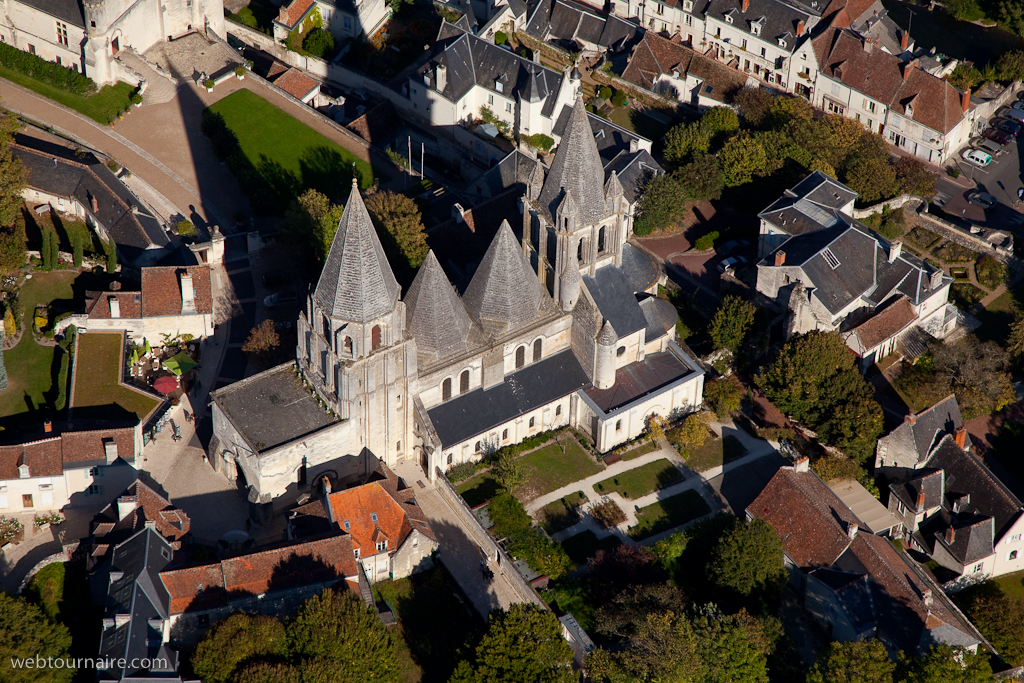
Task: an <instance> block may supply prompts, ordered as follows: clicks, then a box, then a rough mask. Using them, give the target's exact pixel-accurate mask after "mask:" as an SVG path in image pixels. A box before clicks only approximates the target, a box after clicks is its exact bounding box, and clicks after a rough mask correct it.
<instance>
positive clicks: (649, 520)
mask: <svg viewBox="0 0 1024 683" xmlns="http://www.w3.org/2000/svg"><path fill="white" fill-rule="evenodd" d="M709 512H711V508H710V507H708V504H707V503H705V502H704V499H703V498H701V495H700V494H699V493H698V492H696V491H694V490H693V489H691V490H689V491H683V492H682V493H679V494H676V495H674V496H672V497H670V498H666V499H665V500H659V501H658V502H657V503H652V504H650V505H648V506H646V507H643V508H640V511H639V512H637V514H636V519H637V523H636V526H634V527H632V528H630V530H629V536H630V538H632V539H633V540H636V541H640V540H643V539H645V538H647V537H649V536H653V535H655V534H660V533H661V532H662V531H668V530H669V529H673V528H675V527H677V526H680V525H682V524H686V523H687V522H692V521H693V520H695V519H697V518H699V517H703V516H704V515H706V514H708V513H709Z"/></svg>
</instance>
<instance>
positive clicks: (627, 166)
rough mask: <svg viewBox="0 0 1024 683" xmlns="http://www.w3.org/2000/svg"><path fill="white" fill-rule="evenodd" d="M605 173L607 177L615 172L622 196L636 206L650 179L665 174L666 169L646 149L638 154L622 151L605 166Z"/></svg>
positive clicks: (637, 152)
mask: <svg viewBox="0 0 1024 683" xmlns="http://www.w3.org/2000/svg"><path fill="white" fill-rule="evenodd" d="M598 147H600V145H599V146H598ZM608 149H611V148H610V147H609V148H608ZM604 172H605V176H609V175H611V173H612V172H614V173H615V175H616V176H617V177H618V179H619V184H620V185H622V196H623V197H625V198H626V201H627V202H629V203H630V204H636V200H637V199H639V198H640V194H641V192H642V190H643V188H644V185H645V184H646V183H647V181H648V179H649V178H650V177H651V176H652V175H653V174H655V173H657V174H659V175H660V174H662V173H664V172H665V169H663V168H662V167H661V164H659V163H658V162H657V161H655V160H654V157H652V156H651V155H650V153H649V152H648V151H647V150H646V149H641V150H637V151H636V152H629V151H628V150H620V151H619V152H618V154H616V155H615V157H614V158H613V159H612V160H611V161H609V162H608V163H607V164H605V167H604Z"/></svg>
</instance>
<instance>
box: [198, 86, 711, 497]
mask: <svg viewBox="0 0 1024 683" xmlns="http://www.w3.org/2000/svg"><path fill="white" fill-rule="evenodd" d="M537 169H538V172H537V173H534V174H533V176H532V180H531V182H530V183H529V184H528V186H527V189H526V193H525V195H524V196H523V197H522V199H521V202H520V213H519V215H513V216H508V217H506V220H504V221H503V222H502V224H501V227H500V229H499V230H498V232H497V234H496V236H495V237H494V239H493V241H492V242H491V244H490V247H489V248H488V249H487V251H486V253H485V254H484V256H483V259H482V260H481V262H480V263H479V265H478V266H477V268H476V271H475V273H474V274H473V276H472V278H471V279H470V280H469V282H468V284H467V285H466V286H465V289H464V291H462V292H458V291H456V289H455V288H454V287H453V286H452V284H451V282H450V280H449V278H448V276H447V275H446V274H445V271H444V269H443V268H442V267H441V265H440V263H439V262H438V260H437V258H436V256H435V255H434V253H433V252H431V253H429V254H428V255H427V258H426V260H425V261H424V263H423V265H422V266H421V268H420V270H419V272H418V273H417V275H416V278H415V280H414V281H413V283H412V285H411V286H410V287H409V290H408V291H407V292H405V294H404V296H402V292H401V288H400V287H399V284H398V282H397V281H396V279H395V276H394V274H393V273H392V270H391V267H390V265H389V264H388V261H387V258H386V257H385V255H384V251H383V249H382V248H381V243H380V241H379V239H378V238H377V234H376V231H375V230H374V227H373V224H372V223H371V221H370V217H369V215H368V214H367V211H366V208H365V206H364V204H363V200H362V198H361V197H360V194H359V191H358V189H357V188H356V187H355V186H353V188H352V193H351V195H350V197H349V200H348V203H347V204H346V206H345V210H344V213H343V215H342V218H341V221H340V224H339V226H338V231H337V234H336V236H335V238H334V243H333V244H332V246H331V250H330V253H329V255H328V257H327V261H326V263H325V264H324V269H323V273H322V274H321V276H320V280H319V282H318V283H317V285H316V287H315V289H314V291H313V292H312V294H311V295H310V296H309V298H308V301H307V303H306V306H305V310H304V311H303V312H302V313H301V314H300V315H299V320H298V337H299V339H298V348H297V349H296V356H297V358H296V362H295V363H289V364H286V365H283V366H280V367H278V368H274V369H271V370H268V371H266V372H263V373H260V374H258V375H255V376H253V377H250V378H248V379H245V380H242V381H241V382H238V383H236V384H233V385H230V386H227V387H224V388H222V389H219V390H217V391H214V392H213V393H212V394H211V398H212V400H213V423H214V440H213V442H212V443H211V445H210V454H211V459H212V461H213V462H214V464H215V466H216V467H217V469H219V470H220V471H221V472H223V473H224V474H225V475H226V476H227V477H228V478H229V479H232V480H241V481H240V482H239V483H240V484H242V485H244V486H247V487H248V489H249V500H250V502H251V503H252V504H253V505H254V506H256V507H257V508H262V509H261V510H260V511H259V512H258V514H259V515H263V516H266V515H268V514H272V513H273V511H274V510H278V509H282V508H284V507H286V506H288V505H290V504H291V503H292V502H293V501H294V500H295V499H296V498H297V497H298V496H301V495H302V494H303V492H304V491H308V490H309V487H310V486H311V485H314V484H315V482H317V481H318V479H319V478H320V477H322V476H323V475H325V474H326V475H328V476H333V477H334V478H335V479H337V480H350V481H357V480H359V479H360V478H365V477H366V476H368V475H369V473H370V472H371V471H372V470H373V468H374V467H375V463H376V459H379V460H383V461H384V462H386V463H387V464H388V465H389V466H392V467H393V466H395V465H397V464H399V463H402V462H404V461H409V460H413V461H415V462H418V463H419V464H420V465H421V466H422V467H423V469H424V471H425V472H426V473H427V474H428V475H429V476H430V477H431V478H433V477H434V476H436V470H437V468H440V469H441V470H442V471H443V470H445V469H447V468H448V467H450V466H452V465H455V464H458V463H461V462H465V461H467V460H477V459H480V458H481V457H483V456H484V455H485V454H487V453H490V452H493V451H495V450H497V449H498V448H501V447H502V446H505V445H508V444H514V443H518V442H520V441H522V440H523V439H524V438H526V437H528V436H531V435H535V434H538V433H540V432H544V431H547V430H551V429H555V428H559V427H564V426H572V427H575V428H577V429H579V430H580V431H581V432H582V433H584V434H586V435H587V436H588V437H589V438H590V439H592V440H593V441H594V442H595V443H596V445H597V447H598V449H599V450H600V451H602V452H604V451H608V450H610V449H612V448H614V447H615V446H616V445H618V444H621V443H623V442H625V441H628V440H630V439H632V438H635V437H636V436H638V435H640V434H641V432H643V430H644V428H645V423H646V419H647V418H648V417H649V416H650V415H654V414H657V415H661V416H670V415H671V416H674V415H679V414H683V413H686V412H689V411H692V410H694V409H696V408H698V407H699V406H700V404H701V401H702V394H703V386H704V378H703V372H702V370H701V369H700V366H699V365H698V364H697V363H696V362H695V361H694V360H693V358H692V357H690V355H688V353H687V352H686V351H684V350H683V348H681V347H680V346H679V345H678V344H677V343H676V340H675V323H676V320H677V314H676V311H675V308H674V307H673V306H672V305H671V304H669V303H668V302H666V301H664V300H662V299H658V298H657V297H656V296H654V294H655V293H656V290H657V286H658V282H659V280H661V279H662V277H663V275H662V273H661V269H660V267H659V266H658V265H657V264H656V263H654V262H653V261H652V259H651V258H650V257H649V256H647V255H646V254H645V253H644V252H642V251H641V250H640V249H638V248H637V247H635V246H633V245H632V244H629V243H628V242H627V241H626V240H627V238H628V237H629V233H630V229H629V224H628V222H627V221H628V211H629V210H630V207H629V206H628V202H626V201H625V200H624V198H623V190H622V185H621V184H620V182H619V180H618V178H617V177H616V174H615V172H614V171H611V172H609V173H608V175H607V177H606V176H605V172H604V170H603V169H602V164H601V160H600V157H599V154H598V149H597V144H596V142H595V139H594V134H593V132H592V130H591V127H590V124H589V122H588V120H587V115H586V112H585V110H584V108H583V103H582V101H581V100H578V101H577V102H576V104H575V107H574V108H573V109H572V113H571V116H570V119H569V122H568V124H567V126H566V129H565V133H564V135H563V137H562V141H561V144H560V145H559V147H558V150H557V152H556V154H555V158H554V161H553V162H552V164H551V167H550V169H544V167H543V166H542V165H540V164H539V163H538V166H537ZM512 224H517V226H518V227H519V230H518V233H519V234H518V235H517V234H516V233H517V231H514V230H513V228H512Z"/></svg>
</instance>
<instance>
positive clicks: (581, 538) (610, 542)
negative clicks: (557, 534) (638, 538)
mask: <svg viewBox="0 0 1024 683" xmlns="http://www.w3.org/2000/svg"><path fill="white" fill-rule="evenodd" d="M620 543H622V541H620V540H619V539H618V537H617V536H605V537H604V538H601V539H599V538H598V537H597V534H595V533H594V532H593V531H590V530H589V529H588V530H587V531H583V532H581V533H578V534H576V535H575V536H570V537H569V538H567V539H565V540H564V541H562V549H563V550H565V553H566V555H568V556H569V559H570V560H572V561H573V562H574V563H576V564H577V565H580V564H586V562H587V560H589V559H590V558H591V557H593V556H594V555H597V551H599V550H611V549H612V548H614V547H615V546H617V545H619V544H620Z"/></svg>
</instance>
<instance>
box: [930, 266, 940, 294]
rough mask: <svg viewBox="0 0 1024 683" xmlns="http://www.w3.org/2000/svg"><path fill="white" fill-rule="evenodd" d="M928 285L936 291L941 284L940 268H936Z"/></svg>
mask: <svg viewBox="0 0 1024 683" xmlns="http://www.w3.org/2000/svg"><path fill="white" fill-rule="evenodd" d="M928 284H929V285H931V288H932V289H938V287H939V285H941V284H942V269H941V268H936V269H935V272H933V273H932V279H931V282H929V283H928Z"/></svg>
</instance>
